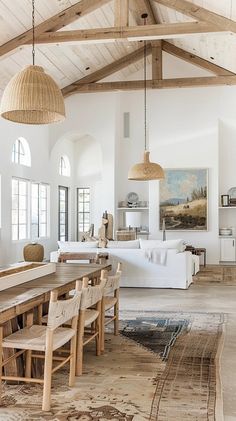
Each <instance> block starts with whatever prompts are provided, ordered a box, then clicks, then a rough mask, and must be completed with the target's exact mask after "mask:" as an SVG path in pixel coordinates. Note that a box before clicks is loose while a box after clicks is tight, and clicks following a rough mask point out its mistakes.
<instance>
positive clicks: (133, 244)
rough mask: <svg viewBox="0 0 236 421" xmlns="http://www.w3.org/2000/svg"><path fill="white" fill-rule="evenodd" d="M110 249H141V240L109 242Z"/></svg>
mask: <svg viewBox="0 0 236 421" xmlns="http://www.w3.org/2000/svg"><path fill="white" fill-rule="evenodd" d="M107 248H108V249H139V248H140V244H139V240H130V241H108V243H107Z"/></svg>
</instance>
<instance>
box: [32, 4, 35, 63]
mask: <svg viewBox="0 0 236 421" xmlns="http://www.w3.org/2000/svg"><path fill="white" fill-rule="evenodd" d="M34 18H35V10H34V0H32V58H33V66H34V65H35V31H34Z"/></svg>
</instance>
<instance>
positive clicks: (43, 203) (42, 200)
mask: <svg viewBox="0 0 236 421" xmlns="http://www.w3.org/2000/svg"><path fill="white" fill-rule="evenodd" d="M40 205H41V210H46V209H47V199H44V198H42V199H41V203H40Z"/></svg>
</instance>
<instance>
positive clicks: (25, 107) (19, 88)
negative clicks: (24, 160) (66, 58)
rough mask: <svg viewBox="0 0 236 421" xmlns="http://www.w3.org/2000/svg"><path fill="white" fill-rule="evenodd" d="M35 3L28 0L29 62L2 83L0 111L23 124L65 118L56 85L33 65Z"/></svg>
mask: <svg viewBox="0 0 236 421" xmlns="http://www.w3.org/2000/svg"><path fill="white" fill-rule="evenodd" d="M34 15H35V6H34V0H32V33H33V42H32V57H33V65H30V66H27V67H26V68H24V69H23V70H22V71H20V72H19V73H17V74H16V75H15V76H13V78H12V79H11V80H10V82H9V83H8V85H7V86H6V88H5V90H4V92H3V96H2V100H1V106H0V114H1V116H2V117H3V118H5V119H6V120H10V121H14V122H16V123H23V124H50V123H55V122H58V121H63V120H64V119H65V104H64V98H63V96H62V93H61V90H60V88H59V87H58V86H57V84H56V82H55V81H54V80H53V79H52V78H51V76H49V75H48V74H47V73H45V72H44V69H43V68H42V67H41V66H35V24H34Z"/></svg>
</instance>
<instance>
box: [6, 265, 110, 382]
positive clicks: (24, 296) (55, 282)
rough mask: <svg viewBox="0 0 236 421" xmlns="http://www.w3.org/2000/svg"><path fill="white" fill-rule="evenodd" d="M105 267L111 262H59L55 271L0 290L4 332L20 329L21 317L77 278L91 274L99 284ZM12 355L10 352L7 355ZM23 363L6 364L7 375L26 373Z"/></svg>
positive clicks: (71, 284) (108, 267)
mask: <svg viewBox="0 0 236 421" xmlns="http://www.w3.org/2000/svg"><path fill="white" fill-rule="evenodd" d="M102 269H106V270H110V269H111V264H110V263H109V262H107V263H105V264H95V263H93V264H75V263H71V264H69V263H58V264H57V265H56V272H54V273H51V274H49V275H46V276H42V277H40V278H36V279H34V280H32V281H28V282H25V283H23V284H21V285H17V286H15V287H12V288H8V289H5V290H4V291H0V325H2V326H3V335H4V336H7V335H9V334H11V333H12V332H14V331H15V330H16V329H18V328H19V320H18V318H19V316H21V315H23V314H25V313H27V312H29V311H32V310H33V309H39V308H42V306H43V304H44V303H48V302H49V299H50V293H51V291H53V290H55V289H56V290H57V291H58V296H61V295H64V294H67V293H68V292H69V291H71V290H72V289H73V288H74V287H75V282H76V280H82V279H83V277H88V278H89V279H91V280H93V283H95V282H94V280H97V279H98V278H99V277H100V274H101V270H102ZM4 352H5V351H4ZM7 352H8V353H9V352H12V350H10V349H9V350H7ZM9 356H10V355H9V354H8V355H6V356H4V358H5V357H6V358H7V357H9ZM21 365H22V364H21V363H20V364H19V362H17V361H15V360H12V361H11V362H10V363H9V364H7V365H6V367H5V370H6V371H7V373H5V374H7V375H16V374H17V373H19V371H20V372H22V367H21Z"/></svg>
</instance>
